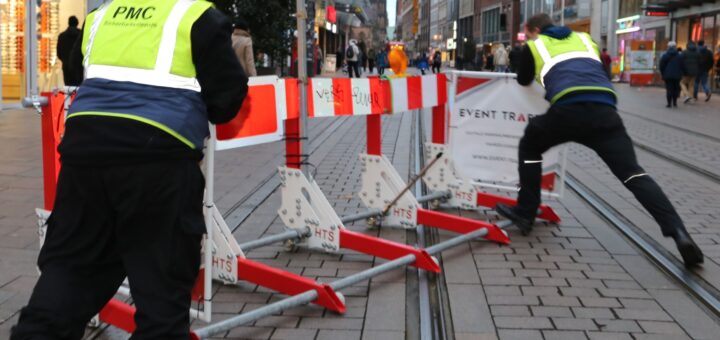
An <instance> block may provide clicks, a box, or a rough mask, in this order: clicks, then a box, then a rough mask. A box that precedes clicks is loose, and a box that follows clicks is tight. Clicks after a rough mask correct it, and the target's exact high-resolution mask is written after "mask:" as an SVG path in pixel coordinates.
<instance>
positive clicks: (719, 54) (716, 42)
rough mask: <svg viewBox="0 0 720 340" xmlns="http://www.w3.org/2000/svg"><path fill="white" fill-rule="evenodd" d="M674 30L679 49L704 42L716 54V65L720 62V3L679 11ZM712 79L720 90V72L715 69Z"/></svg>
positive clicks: (675, 14)
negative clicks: (690, 43)
mask: <svg viewBox="0 0 720 340" xmlns="http://www.w3.org/2000/svg"><path fill="white" fill-rule="evenodd" d="M672 30H673V33H674V38H675V40H676V41H677V44H678V47H682V48H686V47H687V45H688V43H689V42H690V41H692V42H694V43H696V44H697V42H698V41H700V40H703V41H704V42H705V46H707V48H708V49H710V50H711V51H712V52H713V53H714V54H715V63H718V62H719V61H718V59H719V58H720V1H715V2H714V3H705V4H704V5H703V6H693V7H690V8H682V9H678V10H677V11H676V12H675V13H674V15H673V20H672ZM710 79H711V81H710V85H711V86H712V88H713V89H714V90H719V89H720V70H718V69H717V68H714V69H713V70H712V71H711V74H710Z"/></svg>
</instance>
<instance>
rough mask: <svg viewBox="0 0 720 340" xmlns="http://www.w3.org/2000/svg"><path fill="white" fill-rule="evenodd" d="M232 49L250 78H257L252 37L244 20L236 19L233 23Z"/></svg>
mask: <svg viewBox="0 0 720 340" xmlns="http://www.w3.org/2000/svg"><path fill="white" fill-rule="evenodd" d="M232 48H233V50H235V56H237V58H238V61H239V62H240V65H241V66H242V68H243V70H245V75H246V76H248V77H255V76H257V70H256V69H255V55H254V54H253V46H252V37H251V36H250V28H249V27H248V23H247V21H245V19H243V18H240V17H238V18H235V21H234V22H233V34H232Z"/></svg>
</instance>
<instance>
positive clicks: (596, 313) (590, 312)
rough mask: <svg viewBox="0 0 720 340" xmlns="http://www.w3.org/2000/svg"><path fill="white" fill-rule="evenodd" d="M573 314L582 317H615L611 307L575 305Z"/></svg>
mask: <svg viewBox="0 0 720 340" xmlns="http://www.w3.org/2000/svg"><path fill="white" fill-rule="evenodd" d="M572 311H573V314H574V315H575V317H576V318H580V319H613V318H615V315H614V314H613V312H612V310H610V309H609V308H586V307H573V309H572Z"/></svg>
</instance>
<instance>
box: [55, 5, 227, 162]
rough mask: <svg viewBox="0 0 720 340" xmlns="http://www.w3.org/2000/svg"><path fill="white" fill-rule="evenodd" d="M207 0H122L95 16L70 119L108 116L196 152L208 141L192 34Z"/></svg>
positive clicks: (87, 36) (90, 21)
mask: <svg viewBox="0 0 720 340" xmlns="http://www.w3.org/2000/svg"><path fill="white" fill-rule="evenodd" d="M212 6H213V5H212V4H211V3H210V2H207V1H204V0H115V1H112V2H110V3H106V4H104V5H103V6H101V7H100V8H99V9H98V10H96V11H94V12H93V13H91V14H90V15H88V17H87V19H86V24H85V28H84V32H83V33H84V34H83V40H82V51H83V65H84V67H85V81H84V82H83V84H82V85H81V87H80V90H79V91H78V94H77V97H76V98H75V101H74V103H73V105H72V106H71V108H70V112H69V113H68V119H72V118H76V117H82V116H106V117H118V118H126V119H132V120H136V121H139V122H143V123H146V124H149V125H152V126H154V127H156V128H159V129H161V130H163V131H165V132H167V133H169V134H170V135H172V136H173V137H175V138H177V139H178V140H180V141H181V142H182V143H184V144H186V145H187V146H189V147H191V148H193V149H201V148H202V144H203V141H204V139H205V138H206V137H207V135H208V122H207V108H206V106H205V104H204V102H203V100H202V97H201V95H200V90H201V88H200V85H199V83H198V81H197V79H196V70H195V66H194V63H193V58H192V46H191V37H190V36H191V30H192V26H193V24H194V23H195V21H197V19H198V18H199V17H200V16H201V15H202V14H203V13H204V12H205V11H207V10H208V9H209V8H211V7H212Z"/></svg>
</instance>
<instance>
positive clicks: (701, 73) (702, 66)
mask: <svg viewBox="0 0 720 340" xmlns="http://www.w3.org/2000/svg"><path fill="white" fill-rule="evenodd" d="M698 47H699V50H698V54H699V63H698V75H697V78H695V91H694V92H693V98H694V99H695V100H696V101H697V99H698V90H699V89H700V87H701V86H702V88H703V91H704V92H705V101H706V102H707V101H710V97H711V96H712V92H710V86H708V76H709V75H710V71H712V68H713V54H712V52H711V51H710V50H708V49H707V47H705V41H704V40H700V41H698Z"/></svg>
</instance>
